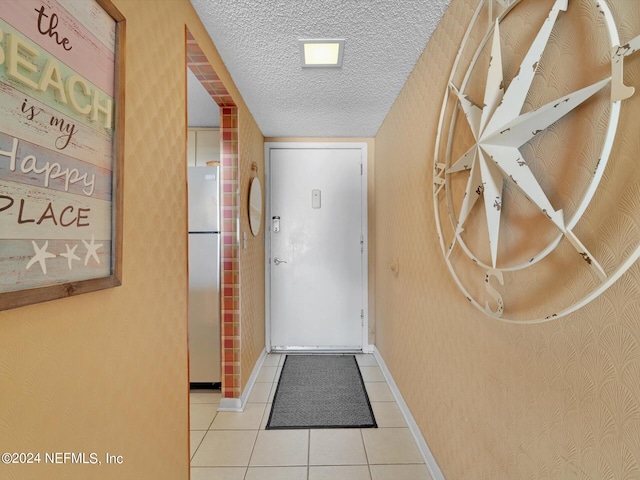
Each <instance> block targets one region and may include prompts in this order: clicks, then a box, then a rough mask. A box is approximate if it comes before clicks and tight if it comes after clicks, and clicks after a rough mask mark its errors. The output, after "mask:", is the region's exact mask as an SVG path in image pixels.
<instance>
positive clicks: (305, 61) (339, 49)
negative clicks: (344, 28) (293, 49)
mask: <svg viewBox="0 0 640 480" xmlns="http://www.w3.org/2000/svg"><path fill="white" fill-rule="evenodd" d="M298 44H299V45H300V61H301V62H302V67H303V68H318V67H321V68H327V67H330V68H341V67H342V56H343V53H344V39H342V38H339V39H336V38H332V39H318V38H313V39H299V40H298Z"/></svg>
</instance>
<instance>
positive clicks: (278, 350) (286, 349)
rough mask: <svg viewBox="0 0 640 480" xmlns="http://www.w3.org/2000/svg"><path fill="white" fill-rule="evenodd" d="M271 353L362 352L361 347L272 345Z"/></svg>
mask: <svg viewBox="0 0 640 480" xmlns="http://www.w3.org/2000/svg"><path fill="white" fill-rule="evenodd" d="M271 353H284V354H291V355H296V354H298V355H300V354H310V353H313V354H341V353H344V354H355V353H362V348H358V347H354V348H350V347H347V348H320V347H273V348H271Z"/></svg>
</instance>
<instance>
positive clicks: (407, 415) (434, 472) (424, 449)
mask: <svg viewBox="0 0 640 480" xmlns="http://www.w3.org/2000/svg"><path fill="white" fill-rule="evenodd" d="M373 355H374V356H375V357H376V360H377V361H378V365H379V366H380V370H382V374H383V375H384V378H385V379H386V381H387V384H388V385H389V388H390V389H391V393H393V396H394V397H395V399H396V402H397V404H398V407H399V408H400V411H401V412H402V415H403V416H404V419H405V421H406V422H407V425H408V426H409V430H410V431H411V434H412V435H413V438H414V439H415V441H416V444H417V445H418V450H420V453H421V454H422V458H424V463H425V464H426V465H427V469H428V470H429V473H430V474H431V477H432V478H433V480H445V478H444V475H443V473H442V470H440V467H439V466H438V462H436V459H435V458H434V456H433V454H432V453H431V450H429V446H428V445H427V442H426V441H425V439H424V437H423V436H422V432H421V431H420V428H419V427H418V424H417V423H416V421H415V419H414V418H413V415H411V411H410V410H409V406H408V405H407V403H406V402H405V401H404V398H402V394H401V393H400V390H399V389H398V386H397V385H396V382H395V381H394V380H393V377H392V376H391V372H390V371H389V369H388V368H387V365H386V363H384V359H383V358H382V355H381V354H380V351H379V350H378V349H377V348H376V347H375V346H374V347H373Z"/></svg>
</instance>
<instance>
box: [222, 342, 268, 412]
mask: <svg viewBox="0 0 640 480" xmlns="http://www.w3.org/2000/svg"><path fill="white" fill-rule="evenodd" d="M266 358H267V350H266V349H263V350H262V353H261V354H260V357H258V361H257V362H256V364H255V366H254V367H253V371H252V372H251V376H250V377H249V380H248V381H247V386H246V388H245V389H244V391H243V392H242V395H241V396H240V398H222V399H220V405H219V406H218V411H219V412H244V408H245V407H246V406H247V402H248V401H249V396H250V395H251V392H252V390H253V386H254V385H255V384H256V380H257V379H258V375H259V374H260V369H261V368H262V365H263V364H264V360H265V359H266Z"/></svg>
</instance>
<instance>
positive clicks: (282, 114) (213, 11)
mask: <svg viewBox="0 0 640 480" xmlns="http://www.w3.org/2000/svg"><path fill="white" fill-rule="evenodd" d="M191 3H192V5H193V6H194V8H195V9H196V11H197V12H198V15H199V16H200V18H201V19H202V22H203V23H204V25H205V27H206V28H207V31H208V32H209V35H210V36H211V39H212V40H213V42H214V43H215V45H216V47H217V49H218V51H219V52H220V55H221V57H222V60H223V61H224V63H225V65H226V66H227V69H228V70H229V73H230V74H231V76H232V77H233V80H234V82H235V84H236V86H237V87H238V89H239V90H240V93H241V94H242V96H243V98H244V100H245V102H246V103H247V106H248V107H249V109H250V110H251V113H252V114H253V116H254V118H255V120H256V122H257V123H258V125H259V127H260V129H261V130H262V133H263V134H264V135H265V136H266V137H276V136H291V137H373V136H375V134H376V132H377V131H378V128H379V127H380V125H381V123H382V121H383V120H384V118H385V116H386V114H387V112H388V111H389V109H390V108H391V105H392V104H393V102H394V101H395V99H396V97H397V95H398V93H399V92H400V90H401V89H402V86H403V85H404V83H405V81H406V79H407V77H408V76H409V74H410V73H411V70H412V69H413V67H414V65H415V63H416V61H417V60H418V57H419V56H420V54H421V53H422V51H423V50H424V47H425V46H426V44H427V41H428V40H429V38H430V36H431V34H432V32H433V30H434V29H435V27H436V26H437V24H438V22H439V20H440V18H441V16H442V14H443V12H444V10H445V8H446V6H447V5H448V3H449V0H386V1H385V0H191ZM300 38H344V39H345V50H344V61H343V66H342V68H340V69H330V68H302V67H301V63H300V54H299V46H298V39H300Z"/></svg>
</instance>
